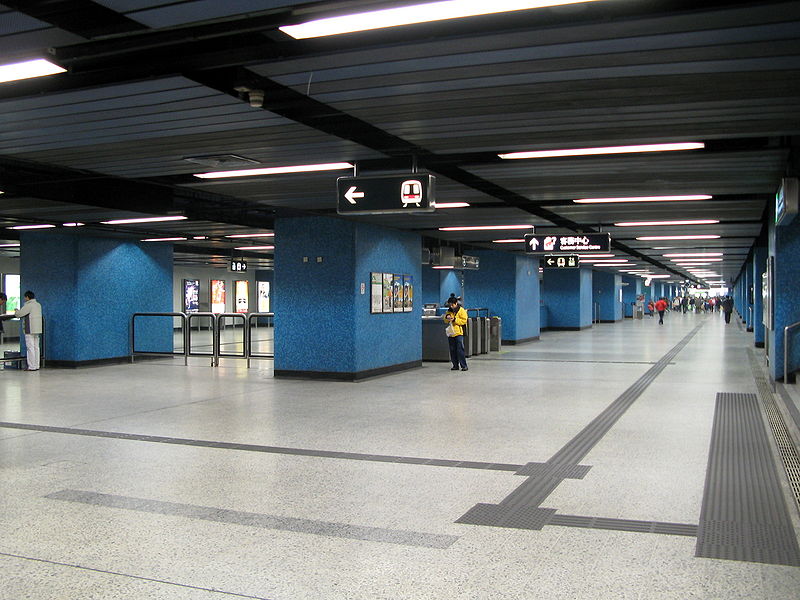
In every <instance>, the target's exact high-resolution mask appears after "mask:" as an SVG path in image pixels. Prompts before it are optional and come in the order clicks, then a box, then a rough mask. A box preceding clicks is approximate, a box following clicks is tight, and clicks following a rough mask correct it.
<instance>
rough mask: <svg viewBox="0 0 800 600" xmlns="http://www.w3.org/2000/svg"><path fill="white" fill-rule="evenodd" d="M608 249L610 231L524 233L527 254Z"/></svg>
mask: <svg viewBox="0 0 800 600" xmlns="http://www.w3.org/2000/svg"><path fill="white" fill-rule="evenodd" d="M610 250H611V234H610V233H571V234H569V235H536V234H533V233H526V234H525V252H527V253H528V254H549V253H562V254H563V253H567V252H608V251H610Z"/></svg>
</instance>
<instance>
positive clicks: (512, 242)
mask: <svg viewBox="0 0 800 600" xmlns="http://www.w3.org/2000/svg"><path fill="white" fill-rule="evenodd" d="M492 243H493V244H524V243H525V240H524V239H516V238H512V239H507V240H492Z"/></svg>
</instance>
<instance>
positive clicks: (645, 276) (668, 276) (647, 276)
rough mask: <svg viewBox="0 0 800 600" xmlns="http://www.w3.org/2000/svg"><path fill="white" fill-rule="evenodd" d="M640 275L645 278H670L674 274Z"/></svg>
mask: <svg viewBox="0 0 800 600" xmlns="http://www.w3.org/2000/svg"><path fill="white" fill-rule="evenodd" d="M640 277H644V278H645V279H669V278H670V277H672V275H640Z"/></svg>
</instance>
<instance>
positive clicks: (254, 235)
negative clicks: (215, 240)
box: [225, 233, 275, 238]
mask: <svg viewBox="0 0 800 600" xmlns="http://www.w3.org/2000/svg"><path fill="white" fill-rule="evenodd" d="M225 237H226V238H255V237H275V234H274V233H237V234H235V235H226V236H225Z"/></svg>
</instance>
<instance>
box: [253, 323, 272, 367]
mask: <svg viewBox="0 0 800 600" xmlns="http://www.w3.org/2000/svg"><path fill="white" fill-rule="evenodd" d="M258 318H271V319H274V318H275V313H271V312H267V313H257V312H256V313H248V314H247V332H248V335H247V368H248V369H249V368H250V359H251V358H257V359H274V358H275V346H274V345H273V347H272V354H253V335H252V332H251V330H250V328H251V326H252V321H253V319H258ZM256 325H258V323H256ZM272 326H273V327H274V326H275V323H274V321H273V325H272ZM274 343H275V341H274V334H273V344H274Z"/></svg>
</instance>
